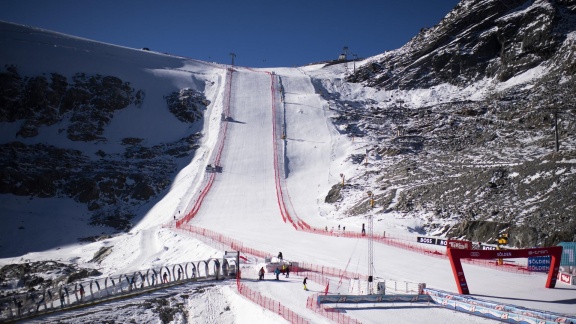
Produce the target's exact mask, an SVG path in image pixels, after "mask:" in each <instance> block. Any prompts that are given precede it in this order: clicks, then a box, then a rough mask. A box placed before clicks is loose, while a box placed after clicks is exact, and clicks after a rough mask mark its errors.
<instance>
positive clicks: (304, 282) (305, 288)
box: [302, 277, 308, 290]
mask: <svg viewBox="0 0 576 324" xmlns="http://www.w3.org/2000/svg"><path fill="white" fill-rule="evenodd" d="M307 279H308V277H304V281H303V282H302V283H303V284H304V290H308V287H306V280H307Z"/></svg>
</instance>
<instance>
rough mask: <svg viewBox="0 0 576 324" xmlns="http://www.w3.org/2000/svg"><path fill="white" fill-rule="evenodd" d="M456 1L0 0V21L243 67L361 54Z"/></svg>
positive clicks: (411, 32) (396, 42) (412, 30)
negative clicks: (345, 47) (345, 51)
mask: <svg viewBox="0 0 576 324" xmlns="http://www.w3.org/2000/svg"><path fill="white" fill-rule="evenodd" d="M458 2H459V1H458V0H410V1H408V0H397V1H390V0H354V1H352V0H348V1H344V0H331V1H329V0H290V1H264V0H244V1H229V0H203V1H197V0H189V1H180V0H167V1H160V0H157V1H149V0H139V1H132V0H116V1H109V0H97V1H94V0H74V1H69V0H54V1H46V0H1V1H0V20H3V21H8V22H13V23H19V24H24V25H31V26H34V27H40V28H44V29H49V30H53V31H57V32H61V33H65V34H70V35H74V36H79V37H85V38H89V39H93V40H97V41H102V42H106V43H111V44H116V45H122V46H128V47H134V48H142V47H148V48H150V49H151V50H155V51H159V52H164V53H170V54H176V55H181V56H186V57H190V58H195V59H201V60H206V61H215V62H219V63H230V62H231V57H230V53H235V54H236V59H235V63H236V64H237V65H242V66H251V67H278V66H301V65H306V64H308V63H312V62H317V61H322V60H330V59H336V58H337V57H338V55H339V54H340V53H341V52H342V48H343V47H344V46H348V48H349V51H350V52H351V53H355V54H357V55H358V57H369V56H372V55H376V54H380V53H383V52H384V51H387V50H393V49H396V48H399V47H401V46H402V45H404V44H405V43H406V42H407V41H408V40H410V38H412V37H413V36H415V35H416V34H417V33H418V31H419V30H420V29H421V28H423V27H432V26H434V25H435V24H437V23H438V22H439V21H440V20H441V19H442V18H443V17H444V16H445V15H446V14H447V13H448V12H449V11H450V10H451V9H452V8H454V7H455V6H456V4H457V3H458ZM0 50H1V46H0Z"/></svg>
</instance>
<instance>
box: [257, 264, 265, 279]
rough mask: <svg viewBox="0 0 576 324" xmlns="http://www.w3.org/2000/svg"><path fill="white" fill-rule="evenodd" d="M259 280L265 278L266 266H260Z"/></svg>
mask: <svg viewBox="0 0 576 324" xmlns="http://www.w3.org/2000/svg"><path fill="white" fill-rule="evenodd" d="M258 280H264V267H262V268H260V271H258Z"/></svg>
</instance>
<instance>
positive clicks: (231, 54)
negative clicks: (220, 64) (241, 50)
mask: <svg viewBox="0 0 576 324" xmlns="http://www.w3.org/2000/svg"><path fill="white" fill-rule="evenodd" d="M230 56H231V57H232V66H234V58H235V57H236V54H234V53H230Z"/></svg>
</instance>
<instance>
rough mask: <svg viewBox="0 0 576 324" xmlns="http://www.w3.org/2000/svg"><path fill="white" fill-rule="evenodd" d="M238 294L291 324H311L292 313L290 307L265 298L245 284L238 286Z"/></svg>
mask: <svg viewBox="0 0 576 324" xmlns="http://www.w3.org/2000/svg"><path fill="white" fill-rule="evenodd" d="M238 292H239V293H240V294H241V295H242V296H244V297H246V298H248V299H249V300H251V301H252V302H254V303H256V304H258V305H260V306H261V307H264V308H266V309H268V310H269V311H271V312H273V313H275V314H277V315H280V316H282V317H283V318H284V319H285V320H287V321H289V322H290V323H297V324H300V323H301V324H305V323H310V322H309V321H308V320H307V319H305V318H303V317H302V316H300V315H298V314H297V313H296V312H294V311H292V310H291V309H289V308H288V307H286V306H282V304H280V302H278V301H275V300H274V299H272V298H269V297H266V296H263V295H262V294H261V293H260V292H258V291H254V290H252V289H250V288H248V287H247V286H246V285H244V284H239V285H238Z"/></svg>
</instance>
